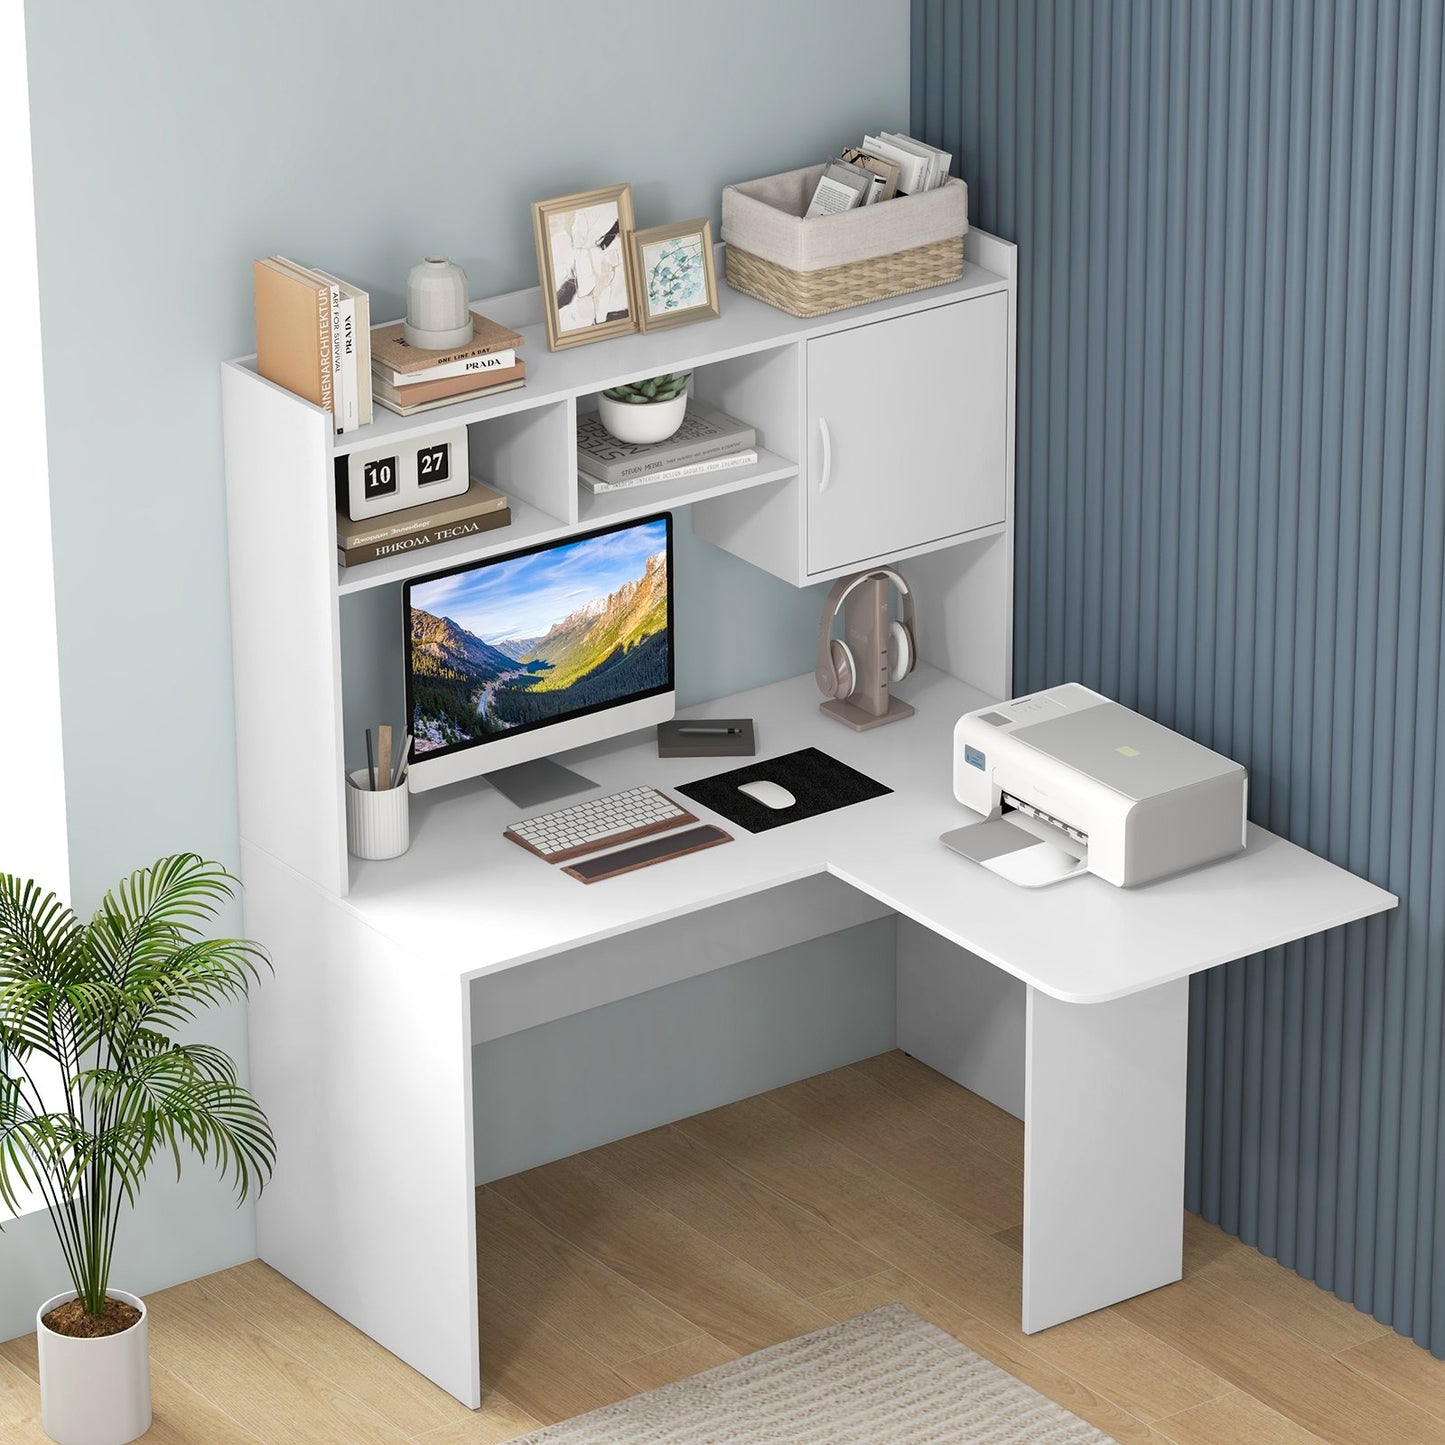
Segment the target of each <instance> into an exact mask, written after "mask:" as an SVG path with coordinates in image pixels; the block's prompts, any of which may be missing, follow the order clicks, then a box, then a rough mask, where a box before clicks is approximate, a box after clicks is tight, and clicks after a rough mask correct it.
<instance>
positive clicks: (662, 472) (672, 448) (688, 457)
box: [577, 400, 758, 492]
mask: <svg viewBox="0 0 1445 1445" xmlns="http://www.w3.org/2000/svg"><path fill="white" fill-rule="evenodd" d="M756 444H757V433H756V432H755V431H754V430H753V428H752V427H750V426H749V425H748V424H747V423H746V422H742V421H739V420H738V419H737V417H735V416H729V415H728V414H727V413H726V412H725V411H719V410H718V409H717V408H716V407H712V406H708V405H707V403H706V402H701V401H696V400H692V401H689V402H688V404H687V415H686V416H685V417H683V420H682V425H681V426H680V427H679V428H678V429H677V430H676V431H675V432H674V433H673V434H672V435H671V436H670V437H668V438H667V440H666V441H660V442H652V443H650V444H649V445H647V446H638V445H636V444H635V443H632V442H620V441H618V440H617V438H616V437H615V436H613V435H612V433H611V432H609V431H608V430H607V429H606V428H605V427H604V426H603V425H602V423H601V421H600V420H599V419H598V416H597V413H596V412H595V411H588V412H582V413H580V414H579V415H578V417H577V480H578V481H579V482H580V483H581V484H582V485H583V486H584V487H586V488H587V490H588V491H590V492H615V491H619V490H621V489H622V488H623V487H636V486H639V485H641V484H642V483H644V482H671V481H675V480H677V479H678V478H679V477H693V476H699V475H701V474H702V473H704V472H722V471H728V470H730V469H731V468H733V467H751V466H754V465H756V463H757V460H758V453H757V447H756Z"/></svg>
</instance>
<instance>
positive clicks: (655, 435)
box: [597, 392, 687, 446]
mask: <svg viewBox="0 0 1445 1445" xmlns="http://www.w3.org/2000/svg"><path fill="white" fill-rule="evenodd" d="M597 415H598V417H599V418H600V419H601V422H602V425H603V426H605V427H606V428H607V430H608V431H609V432H611V433H612V435H613V436H615V437H616V438H617V440H618V441H620V442H631V443H632V444H633V445H634V446H647V445H648V444H649V443H651V442H661V441H666V440H667V438H668V437H670V436H671V435H672V434H673V432H675V431H676V430H677V429H678V427H680V426H681V425H682V419H683V417H684V416H686V415H687V393H686V392H684V393H683V394H682V395H681V396H675V397H673V399H672V400H671V401H646V402H634V401H614V400H613V399H612V398H611V397H610V396H603V395H601V394H599V395H598V397H597Z"/></svg>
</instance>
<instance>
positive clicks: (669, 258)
mask: <svg viewBox="0 0 1445 1445" xmlns="http://www.w3.org/2000/svg"><path fill="white" fill-rule="evenodd" d="M632 272H633V276H634V278H635V280H636V283H637V292H636V294H637V313H638V320H639V321H640V322H641V325H642V329H643V330H644V331H662V330H664V329H665V328H666V327H669V326H686V325H688V324H690V323H691V322H693V321H710V320H712V318H713V317H715V316H716V315H717V314H718V299H717V274H716V271H715V269H714V266H713V254H712V222H711V221H710V220H709V219H708V218H707V217H706V216H698V217H696V218H695V219H694V220H691V221H676V222H674V223H673V224H672V225H668V226H651V227H649V228H648V229H647V230H645V231H637V232H635V233H634V234H633V237H632Z"/></svg>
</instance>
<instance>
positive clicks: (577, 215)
mask: <svg viewBox="0 0 1445 1445" xmlns="http://www.w3.org/2000/svg"><path fill="white" fill-rule="evenodd" d="M532 227H533V230H534V231H535V233H536V240H537V275H538V279H539V281H540V283H541V288H542V316H543V320H544V321H545V322H546V326H547V346H548V349H549V350H551V351H558V350H560V349H561V348H563V347H565V346H580V345H581V344H582V343H584V342H587V341H605V340H606V339H607V338H608V337H610V336H624V335H626V334H627V333H628V332H629V331H636V330H637V329H638V316H637V305H636V301H635V299H634V297H633V292H632V284H631V268H630V265H629V261H628V246H629V243H630V240H631V237H632V231H633V224H632V187H631V186H627V185H622V186H603V187H601V188H599V189H598V190H595V191H580V192H578V193H577V194H576V195H572V196H558V197H557V198H556V199H555V200H550V201H535V202H533V204H532Z"/></svg>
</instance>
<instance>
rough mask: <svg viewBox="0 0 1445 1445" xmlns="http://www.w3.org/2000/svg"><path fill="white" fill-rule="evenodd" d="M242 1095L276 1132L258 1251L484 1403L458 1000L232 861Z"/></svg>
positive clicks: (268, 870) (276, 868)
mask: <svg viewBox="0 0 1445 1445" xmlns="http://www.w3.org/2000/svg"><path fill="white" fill-rule="evenodd" d="M242 852H243V858H244V864H245V872H246V894H245V923H246V931H247V933H248V935H250V936H251V937H254V938H258V939H260V940H261V941H262V942H264V943H265V944H266V945H267V947H268V948H269V949H270V950H271V953H272V957H273V959H274V962H275V968H276V973H275V977H274V978H270V979H267V980H266V982H265V984H264V985H263V986H262V987H261V988H259V989H258V990H256V992H255V995H254V997H253V999H252V1001H251V1006H250V1056H251V1081H252V1087H253V1089H254V1090H255V1092H256V1095H257V1097H258V1098H259V1099H260V1101H261V1104H262V1106H263V1107H264V1108H265V1110H266V1112H267V1114H268V1115H269V1117H270V1119H271V1123H272V1126H273V1128H274V1129H275V1132H276V1140H277V1146H278V1159H277V1165H276V1176H275V1178H274V1180H273V1181H272V1182H271V1184H270V1185H269V1186H268V1188H267V1189H266V1190H265V1192H264V1193H263V1194H262V1195H261V1198H260V1200H259V1201H258V1204H257V1211H256V1241H257V1248H258V1252H259V1254H260V1256H261V1258H262V1259H264V1260H265V1261H266V1262H267V1263H268V1264H269V1265H271V1266H272V1267H273V1268H275V1269H278V1270H279V1271H280V1272H281V1273H282V1274H284V1275H285V1276H286V1277H287V1278H288V1279H291V1280H294V1281H295V1282H296V1283H297V1284H298V1285H300V1286H301V1288H302V1289H304V1290H305V1291H306V1292H307V1293H308V1294H311V1295H314V1296H315V1297H316V1298H317V1299H319V1300H320V1301H321V1302H322V1303H323V1304H325V1305H327V1306H329V1307H330V1308H331V1309H333V1310H335V1311H336V1313H337V1314H339V1315H341V1316H342V1318H343V1319H346V1320H349V1321H350V1322H351V1323H352V1324H354V1325H355V1326H356V1327H357V1328H358V1329H359V1330H361V1331H362V1332H363V1333H365V1334H367V1335H370V1336H371V1338H372V1339H374V1340H376V1341H377V1342H378V1343H379V1344H381V1345H384V1346H385V1347H386V1348H387V1349H388V1350H390V1351H391V1352H392V1353H393V1354H395V1355H397V1356H398V1357H400V1358H401V1359H403V1360H405V1361H406V1362H407V1364H409V1365H411V1366H412V1367H413V1368H415V1369H417V1370H419V1371H421V1373H422V1374H423V1375H425V1376H427V1378H428V1379H431V1380H433V1381H435V1382H436V1383H437V1384H438V1385H440V1386H441V1387H442V1388H443V1389H444V1390H447V1391H449V1392H450V1393H451V1394H453V1395H455V1396H456V1397H457V1399H459V1400H461V1401H462V1403H463V1404H465V1405H467V1406H468V1407H469V1408H471V1409H476V1408H477V1407H478V1406H479V1405H480V1403H481V1380H480V1374H479V1363H478V1323H477V1295H476V1225H475V1216H474V1199H473V1191H472V1177H471V1176H472V1158H471V1126H470V1113H469V1105H470V1088H471V1068H470V1047H469V1041H468V1027H467V1024H468V1020H467V1018H466V1013H465V1008H464V995H463V994H462V992H461V990H460V989H459V987H458V985H457V983H456V981H455V980H439V979H436V978H434V977H429V976H428V975H427V974H426V972H425V971H424V970H422V969H419V968H417V967H416V965H415V960H414V959H412V958H411V957H410V956H409V955H408V954H407V953H405V952H404V951H403V950H402V949H400V948H398V947H397V946H396V945H394V944H392V943H389V942H388V941H386V940H385V939H383V938H381V937H380V936H379V935H378V934H376V933H375V932H373V931H372V930H371V929H369V928H367V927H366V926H365V925H364V924H361V923H359V922H358V921H357V920H356V919H355V918H354V916H352V915H351V914H350V913H349V912H348V910H347V909H346V907H345V905H344V904H341V903H340V902H338V901H337V900H335V899H331V898H327V897H326V896H325V895H324V894H323V893H322V892H321V891H320V890H319V889H318V888H316V887H315V886H313V885H311V884H309V883H307V882H305V881H304V880H302V879H300V878H299V877H298V876H297V875H296V874H295V873H293V872H292V871H291V870H289V869H287V868H284V867H283V866H281V865H280V864H278V863H277V862H276V861H275V860H274V859H271V858H268V857H266V856H265V855H264V854H261V853H259V851H258V850H257V849H255V848H254V847H250V846H248V845H245V844H243V846H242Z"/></svg>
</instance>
